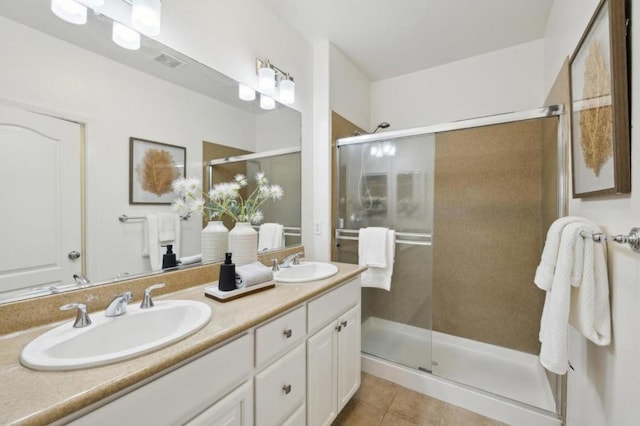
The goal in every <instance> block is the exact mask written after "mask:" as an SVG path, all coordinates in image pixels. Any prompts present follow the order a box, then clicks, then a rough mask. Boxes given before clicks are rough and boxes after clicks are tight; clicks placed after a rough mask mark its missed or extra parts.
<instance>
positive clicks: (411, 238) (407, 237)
mask: <svg viewBox="0 0 640 426" xmlns="http://www.w3.org/2000/svg"><path fill="white" fill-rule="evenodd" d="M358 232H360V231H359V230H357V229H344V228H338V229H336V240H351V241H358ZM341 234H351V235H355V236H353V237H351V236H347V235H341ZM431 238H432V236H431V234H423V233H417V232H396V244H410V245H416V246H430V245H431Z"/></svg>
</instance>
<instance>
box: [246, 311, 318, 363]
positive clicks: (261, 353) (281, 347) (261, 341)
mask: <svg viewBox="0 0 640 426" xmlns="http://www.w3.org/2000/svg"><path fill="white" fill-rule="evenodd" d="M306 333H307V309H306V307H305V306H301V307H299V308H297V309H295V310H293V311H291V312H289V313H287V314H285V315H283V316H281V317H279V318H277V319H275V320H273V321H271V322H269V323H268V324H265V325H263V326H261V327H258V328H257V329H256V366H257V367H260V366H262V365H263V364H264V363H265V362H267V361H269V360H270V359H272V358H273V357H274V356H276V355H277V354H280V353H283V352H285V351H286V350H287V349H290V348H292V347H294V346H295V345H296V344H298V343H300V342H302V340H303V339H304V336H305V334H306Z"/></svg>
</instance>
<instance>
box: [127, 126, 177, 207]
mask: <svg viewBox="0 0 640 426" xmlns="http://www.w3.org/2000/svg"><path fill="white" fill-rule="evenodd" d="M186 162H187V149H186V148H184V147H181V146H176V145H169V144H166V143H160V142H154V141H149V140H145V139H139V138H133V137H132V138H129V204H171V203H172V202H173V200H174V198H175V194H174V192H173V189H172V187H171V183H172V182H173V181H174V180H176V179H178V178H179V177H186V167H185V164H186Z"/></svg>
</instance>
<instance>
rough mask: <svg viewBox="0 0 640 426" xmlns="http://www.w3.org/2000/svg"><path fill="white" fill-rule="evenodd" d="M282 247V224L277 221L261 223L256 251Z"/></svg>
mask: <svg viewBox="0 0 640 426" xmlns="http://www.w3.org/2000/svg"><path fill="white" fill-rule="evenodd" d="M282 247H284V226H282V225H280V224H278V223H263V224H262V225H260V229H259V231H258V251H259V252H262V251H265V250H273V249H280V248H282Z"/></svg>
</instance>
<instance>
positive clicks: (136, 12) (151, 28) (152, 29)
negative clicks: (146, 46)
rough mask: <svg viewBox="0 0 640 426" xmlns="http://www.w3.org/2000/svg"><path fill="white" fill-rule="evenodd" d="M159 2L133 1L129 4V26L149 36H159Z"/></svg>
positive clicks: (150, 0) (156, 0) (153, 0)
mask: <svg viewBox="0 0 640 426" xmlns="http://www.w3.org/2000/svg"><path fill="white" fill-rule="evenodd" d="M161 11H162V3H160V0H133V2H132V3H131V25H133V28H134V29H135V30H137V31H139V32H141V33H143V34H146V35H149V36H157V35H158V34H160V15H161Z"/></svg>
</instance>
